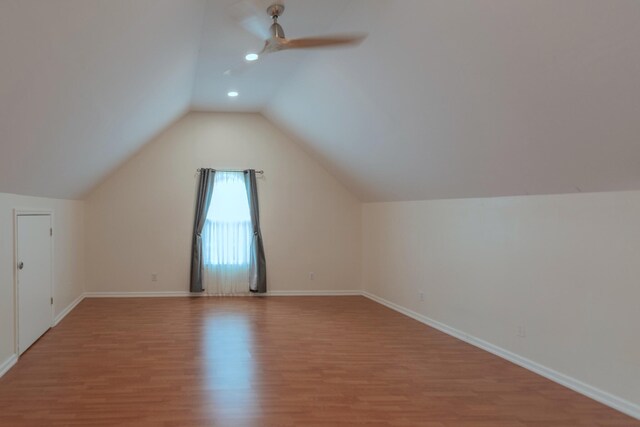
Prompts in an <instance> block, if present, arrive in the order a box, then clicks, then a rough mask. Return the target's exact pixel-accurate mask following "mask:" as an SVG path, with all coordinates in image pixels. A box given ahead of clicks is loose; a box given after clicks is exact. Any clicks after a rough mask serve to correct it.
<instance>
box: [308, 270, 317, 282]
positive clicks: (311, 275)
mask: <svg viewBox="0 0 640 427" xmlns="http://www.w3.org/2000/svg"><path fill="white" fill-rule="evenodd" d="M315 278H316V273H314V272H313V271H312V272H310V273H309V280H314V279H315Z"/></svg>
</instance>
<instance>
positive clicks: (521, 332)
mask: <svg viewBox="0 0 640 427" xmlns="http://www.w3.org/2000/svg"><path fill="white" fill-rule="evenodd" d="M518 336H519V337H520V338H525V337H526V336H527V330H526V329H525V327H524V326H522V325H520V326H518Z"/></svg>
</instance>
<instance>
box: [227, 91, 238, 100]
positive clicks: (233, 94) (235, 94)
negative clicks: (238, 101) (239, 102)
mask: <svg viewBox="0 0 640 427" xmlns="http://www.w3.org/2000/svg"><path fill="white" fill-rule="evenodd" d="M238 95H240V94H239V93H238V92H236V91H235V90H232V91H230V92H228V93H227V96H228V97H229V98H237V97H238Z"/></svg>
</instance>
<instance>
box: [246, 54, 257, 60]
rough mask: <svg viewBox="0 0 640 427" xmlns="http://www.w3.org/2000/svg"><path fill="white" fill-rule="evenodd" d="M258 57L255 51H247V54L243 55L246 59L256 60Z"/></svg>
mask: <svg viewBox="0 0 640 427" xmlns="http://www.w3.org/2000/svg"><path fill="white" fill-rule="evenodd" d="M258 58H259V56H258V54H257V53H249V54H247V56H245V57H244V59H246V60H247V61H257V60H258Z"/></svg>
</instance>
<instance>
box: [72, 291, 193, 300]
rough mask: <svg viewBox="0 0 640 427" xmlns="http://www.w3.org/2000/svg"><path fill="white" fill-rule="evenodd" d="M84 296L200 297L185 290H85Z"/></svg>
mask: <svg viewBox="0 0 640 427" xmlns="http://www.w3.org/2000/svg"><path fill="white" fill-rule="evenodd" d="M84 296H85V298H169V297H174V298H175V297H200V296H201V294H192V293H191V292H187V291H158V292H85V294H84Z"/></svg>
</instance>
